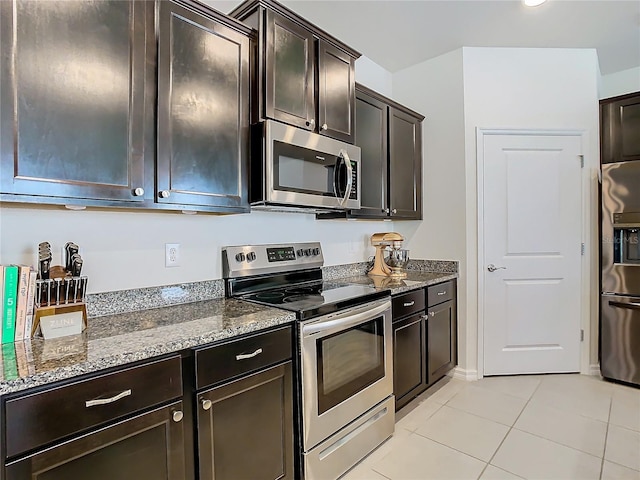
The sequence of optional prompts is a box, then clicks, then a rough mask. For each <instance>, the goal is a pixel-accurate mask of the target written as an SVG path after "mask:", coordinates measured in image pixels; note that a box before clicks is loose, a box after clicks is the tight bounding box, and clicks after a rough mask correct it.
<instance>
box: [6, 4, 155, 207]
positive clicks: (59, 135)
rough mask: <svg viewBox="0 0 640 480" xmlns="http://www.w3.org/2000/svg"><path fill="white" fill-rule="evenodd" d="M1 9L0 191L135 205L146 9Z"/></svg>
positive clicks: (139, 183) (140, 163)
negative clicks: (0, 157) (0, 103)
mask: <svg viewBox="0 0 640 480" xmlns="http://www.w3.org/2000/svg"><path fill="white" fill-rule="evenodd" d="M0 13H1V15H0V17H1V20H0V22H1V24H0V43H1V45H2V46H1V47H0V48H1V53H2V58H1V64H0V95H1V98H2V112H1V113H0V122H1V123H0V135H1V142H0V144H1V155H2V162H1V170H0V178H1V180H0V191H1V192H2V193H3V194H10V195H14V196H15V198H23V199H25V200H26V199H27V198H25V197H30V201H39V202H47V198H52V197H58V198H66V199H97V200H103V201H104V200H107V201H126V202H129V203H135V202H142V201H143V200H144V187H145V185H144V160H145V158H144V157H145V155H146V154H147V153H148V152H145V149H144V140H143V134H144V129H145V118H144V102H143V101H144V95H145V62H146V60H147V59H146V56H147V53H148V52H147V45H146V41H145V30H146V29H147V28H148V27H152V26H153V4H152V3H148V2H144V1H141V2H137V1H132V2H122V1H110V2H68V1H66V0H50V1H46V2H19V1H18V2H10V1H4V2H0ZM18 196H21V197H18ZM69 203H73V201H71V202H69Z"/></svg>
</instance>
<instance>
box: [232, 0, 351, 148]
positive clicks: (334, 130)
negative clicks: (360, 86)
mask: <svg viewBox="0 0 640 480" xmlns="http://www.w3.org/2000/svg"><path fill="white" fill-rule="evenodd" d="M230 15H231V16H232V17H234V18H237V19H239V20H241V21H243V22H245V23H246V24H247V25H249V26H251V27H252V28H255V29H256V30H258V32H259V34H258V53H257V63H258V65H257V68H256V71H257V75H256V76H255V78H254V80H255V82H256V91H257V102H256V104H255V111H254V115H253V120H254V121H260V120H264V119H265V118H272V119H274V120H278V121H281V122H284V123H287V124H290V125H294V126H297V127H301V128H305V129H307V130H310V131H313V132H317V133H319V134H321V135H326V136H329V137H332V138H336V139H339V140H343V141H346V142H349V143H353V135H354V111H355V61H356V59H357V58H358V57H360V53H358V52H356V51H355V50H353V49H351V48H350V47H348V46H346V45H345V44H343V43H342V42H340V41H339V40H337V39H336V38H334V37H332V36H331V35H329V34H328V33H326V32H324V31H323V30H321V29H319V28H318V27H316V26H314V25H312V24H310V23H309V22H307V21H306V20H304V19H303V18H300V17H299V16H298V15H296V14H295V13H294V12H292V11H291V10H289V9H288V8H286V7H284V6H282V5H281V4H279V3H277V2H275V1H274V0H247V1H246V2H244V3H242V4H241V5H239V6H238V7H237V8H236V9H235V10H233V11H232V12H231V13H230Z"/></svg>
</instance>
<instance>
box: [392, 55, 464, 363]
mask: <svg viewBox="0 0 640 480" xmlns="http://www.w3.org/2000/svg"><path fill="white" fill-rule="evenodd" d="M393 98H394V99H395V100H397V101H398V102H400V103H402V104H403V105H406V106H408V107H410V108H412V109H414V110H416V111H417V112H420V113H422V114H423V115H425V117H426V118H425V120H424V122H423V127H422V137H423V138H422V142H423V181H422V186H423V187H422V188H423V205H422V211H423V219H424V221H423V222H396V224H395V228H396V229H397V231H398V232H400V233H402V234H403V235H404V236H405V237H406V238H407V239H408V242H407V248H409V249H410V250H411V252H410V255H411V256H412V257H415V258H431V259H441V260H458V261H459V262H460V278H459V279H458V290H459V295H460V298H461V299H463V298H465V297H466V290H467V275H466V245H467V244H466V237H465V227H466V222H465V217H466V192H465V187H466V185H465V155H464V142H463V141H462V139H463V138H464V106H463V102H464V95H463V76H462V49H459V50H455V51H453V52H450V53H447V54H445V55H442V56H439V57H437V58H435V59H432V60H430V61H428V62H423V63H420V64H419V65H415V66H413V67H409V68H407V69H405V70H402V71H400V72H397V73H395V74H394V75H393ZM466 309H467V306H466V303H465V302H460V304H459V310H458V331H459V332H461V333H460V334H459V348H458V350H459V352H458V353H459V361H460V365H465V364H466V363H467V356H468V353H467V335H465V334H464V332H466V329H467V311H466Z"/></svg>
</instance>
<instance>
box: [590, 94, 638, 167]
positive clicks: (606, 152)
mask: <svg viewBox="0 0 640 480" xmlns="http://www.w3.org/2000/svg"><path fill="white" fill-rule="evenodd" d="M600 150H601V160H602V163H613V162H628V161H632V160H640V92H636V93H632V94H629V95H622V96H619V97H613V98H607V99H604V100H600Z"/></svg>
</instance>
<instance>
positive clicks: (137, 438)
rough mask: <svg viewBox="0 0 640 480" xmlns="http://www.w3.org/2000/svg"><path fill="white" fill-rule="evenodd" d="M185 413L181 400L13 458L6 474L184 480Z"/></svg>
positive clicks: (29, 479)
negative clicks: (15, 459) (183, 415)
mask: <svg viewBox="0 0 640 480" xmlns="http://www.w3.org/2000/svg"><path fill="white" fill-rule="evenodd" d="M178 412H180V413H178ZM181 413H182V402H176V403H174V404H172V405H168V406H166V407H163V408H159V409H157V410H152V411H151V412H148V413H145V414H143V415H138V416H135V417H133V418H130V419H129V420H125V421H123V422H119V423H116V424H115V425H112V426H109V427H106V428H103V429H100V430H98V431H96V432H92V433H88V434H86V435H83V436H81V437H77V438H73V439H71V440H68V441H66V442H64V443H61V444H58V445H54V446H53V447H51V448H48V449H45V450H43V451H41V452H36V453H33V454H31V455H29V456H28V457H26V458H22V459H20V460H17V461H15V462H9V463H8V465H7V466H6V469H5V471H6V478H9V479H11V480H86V479H88V478H90V479H91V480H113V479H122V480H137V479H143V478H145V479H146V478H148V479H154V480H183V479H185V453H184V444H183V440H184V434H183V420H182V417H181ZM52 414H53V413H52Z"/></svg>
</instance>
